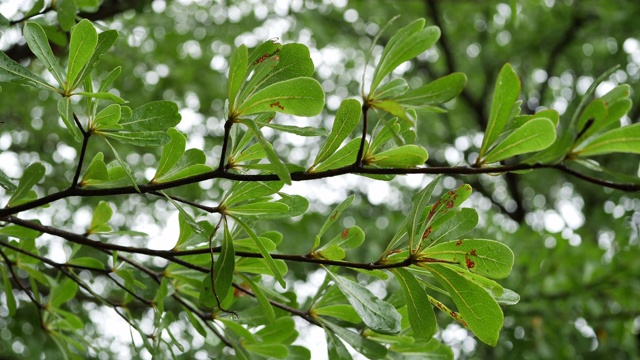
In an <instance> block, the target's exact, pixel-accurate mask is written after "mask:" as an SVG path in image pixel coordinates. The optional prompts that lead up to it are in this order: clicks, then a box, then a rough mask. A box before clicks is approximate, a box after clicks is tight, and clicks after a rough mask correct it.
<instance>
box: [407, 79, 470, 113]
mask: <svg viewBox="0 0 640 360" xmlns="http://www.w3.org/2000/svg"><path fill="white" fill-rule="evenodd" d="M466 84H467V76H466V75H465V74H463V73H453V74H449V75H447V76H443V77H441V78H439V79H436V80H434V81H432V82H430V83H428V84H426V85H424V86H421V87H419V88H417V89H413V90H410V91H408V92H406V93H405V94H403V95H401V96H398V97H396V98H395V100H396V101H397V102H399V103H400V104H402V105H411V106H417V107H420V106H424V105H434V104H441V103H445V102H447V101H449V100H451V99H453V98H454V97H456V96H458V95H460V93H461V92H462V90H463V89H464V87H465V85H466Z"/></svg>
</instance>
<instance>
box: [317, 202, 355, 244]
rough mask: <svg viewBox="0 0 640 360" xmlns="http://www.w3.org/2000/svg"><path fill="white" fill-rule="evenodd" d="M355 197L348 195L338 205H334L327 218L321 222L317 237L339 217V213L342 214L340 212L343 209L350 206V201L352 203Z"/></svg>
mask: <svg viewBox="0 0 640 360" xmlns="http://www.w3.org/2000/svg"><path fill="white" fill-rule="evenodd" d="M355 198H356V197H355V195H350V196H349V197H347V198H346V199H344V200H342V202H341V203H340V204H338V206H336V207H335V209H333V211H332V212H331V214H330V215H329V217H327V220H325V221H324V224H322V227H321V228H320V231H318V236H319V237H322V235H323V234H324V232H325V231H327V229H329V227H330V226H331V225H332V224H333V223H334V222H335V221H336V220H337V219H338V218H339V217H340V215H342V213H343V212H344V211H345V210H347V209H348V208H349V206H351V203H353V200H354V199H355Z"/></svg>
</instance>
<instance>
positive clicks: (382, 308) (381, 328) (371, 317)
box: [327, 270, 402, 334]
mask: <svg viewBox="0 0 640 360" xmlns="http://www.w3.org/2000/svg"><path fill="white" fill-rule="evenodd" d="M327 273H328V274H329V275H330V276H331V278H332V279H333V281H334V282H335V283H336V285H338V287H339V288H340V291H342V293H343V294H344V295H345V296H346V297H347V300H348V301H349V303H350V304H351V306H353V309H354V310H355V311H356V312H357V313H358V315H359V316H360V318H362V321H363V322H364V323H365V325H367V326H368V327H369V328H371V330H373V331H376V332H379V333H382V334H397V333H399V332H400V330H402V327H401V326H400V321H401V315H400V313H398V311H397V310H396V309H395V308H394V307H393V306H392V305H391V304H389V303H387V302H385V301H382V300H380V299H379V298H378V297H376V296H375V295H373V294H372V293H371V291H369V290H367V288H365V287H364V286H362V285H360V284H358V283H356V282H354V281H351V280H349V279H347V278H345V277H342V276H340V275H337V274H334V273H332V272H331V271H328V270H327Z"/></svg>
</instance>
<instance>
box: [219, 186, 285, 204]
mask: <svg viewBox="0 0 640 360" xmlns="http://www.w3.org/2000/svg"><path fill="white" fill-rule="evenodd" d="M283 186H284V183H282V182H280V181H274V182H261V181H257V182H238V183H236V185H234V187H233V188H231V191H230V192H229V196H228V197H227V198H226V199H225V200H224V201H223V204H224V205H226V206H231V205H233V204H237V203H241V202H244V201H247V200H252V199H258V198H262V197H265V196H269V195H273V194H275V193H277V192H278V191H280V189H282V187H283Z"/></svg>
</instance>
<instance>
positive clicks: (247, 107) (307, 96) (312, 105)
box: [237, 77, 324, 116]
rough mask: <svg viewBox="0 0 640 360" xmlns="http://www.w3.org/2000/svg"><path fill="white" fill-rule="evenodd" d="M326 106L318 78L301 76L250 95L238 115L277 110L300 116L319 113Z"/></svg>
mask: <svg viewBox="0 0 640 360" xmlns="http://www.w3.org/2000/svg"><path fill="white" fill-rule="evenodd" d="M323 106H324V91H323V90H322V86H320V83H318V81H317V80H315V79H312V78H306V77H300V78H295V79H290V80H285V81H281V82H277V83H274V84H271V85H269V86H267V87H265V88H263V89H261V90H259V91H257V92H256V93H255V94H253V95H252V96H250V97H248V98H247V99H246V100H245V101H244V102H243V103H242V104H241V105H240V106H239V109H238V110H237V115H251V114H257V113H261V112H269V111H277V112H281V113H284V114H291V115H298V116H314V115H318V114H319V113H320V111H322V108H323Z"/></svg>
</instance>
